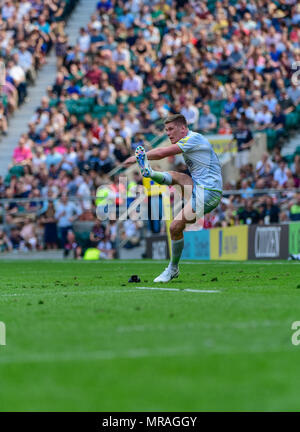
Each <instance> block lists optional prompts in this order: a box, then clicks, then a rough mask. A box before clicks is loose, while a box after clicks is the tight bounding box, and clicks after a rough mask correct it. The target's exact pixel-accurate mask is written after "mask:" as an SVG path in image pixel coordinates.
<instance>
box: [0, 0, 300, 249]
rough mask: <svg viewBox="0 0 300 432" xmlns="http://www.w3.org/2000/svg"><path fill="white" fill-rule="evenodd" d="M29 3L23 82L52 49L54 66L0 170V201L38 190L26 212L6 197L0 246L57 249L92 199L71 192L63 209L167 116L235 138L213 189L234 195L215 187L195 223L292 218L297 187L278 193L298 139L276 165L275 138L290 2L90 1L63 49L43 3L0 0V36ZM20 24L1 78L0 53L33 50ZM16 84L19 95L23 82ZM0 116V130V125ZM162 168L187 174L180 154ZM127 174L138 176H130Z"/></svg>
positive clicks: (281, 124) (287, 92) (289, 184)
mask: <svg viewBox="0 0 300 432" xmlns="http://www.w3.org/2000/svg"><path fill="white" fill-rule="evenodd" d="M19 3H20V4H19ZM28 3H30V4H34V5H37V6H36V8H35V9H33V10H34V11H35V12H34V14H33V13H32V12H29V17H27V15H26V13H25V15H24V20H25V23H23V21H22V24H20V27H22V29H23V34H24V29H27V27H26V25H27V26H29V27H30V26H32V23H33V27H34V28H33V29H32V30H31V31H32V32H33V37H32V39H34V40H35V38H36V41H37V43H36V45H34V44H33V45H34V48H32V52H31V54H32V56H33V58H34V59H38V60H37V63H36V62H34V63H33V64H34V68H33V70H32V73H31V72H29V73H28V76H27V77H28V79H32V78H33V77H34V71H35V67H37V68H38V67H39V66H40V64H42V62H43V61H44V55H45V54H46V53H47V51H48V50H49V49H50V47H51V45H52V44H54V46H55V49H56V55H57V75H56V77H55V80H54V82H53V84H52V85H50V86H49V88H48V94H47V95H45V96H44V97H43V98H42V101H41V105H40V107H39V108H38V109H37V110H36V112H35V114H34V116H33V118H32V119H31V120H30V123H29V125H28V131H27V132H26V133H24V134H23V135H22V137H21V139H20V142H19V144H18V147H17V148H16V149H15V152H14V157H13V161H12V165H11V166H10V167H9V172H8V175H7V176H6V178H5V179H1V180H0V197H1V198H16V199H18V198H33V197H34V198H38V199H40V203H38V202H36V201H35V202H32V203H27V204H26V208H23V207H22V206H20V205H18V204H17V203H15V205H14V203H10V204H9V205H7V208H6V216H5V217H6V224H9V225H11V226H14V225H15V228H14V229H13V230H10V234H8V235H6V237H5V238H6V240H5V242H6V243H7V240H8V241H10V242H11V244H13V246H11V247H16V248H18V247H20V244H21V243H22V241H23V242H24V238H26V239H27V240H26V242H25V243H26V244H27V246H28V245H30V241H29V240H30V239H32V238H35V240H34V241H33V244H34V246H33V247H40V248H42V247H44V246H45V247H57V245H58V237H59V239H60V245H61V246H65V245H66V244H68V238H67V235H68V231H69V230H70V229H71V228H72V225H73V222H74V221H75V220H76V219H77V220H82V221H87V222H92V221H94V222H95V223H96V221H95V220H94V219H95V217H94V206H95V204H94V203H92V202H89V201H87V202H85V201H83V204H82V208H81V209H78V208H77V209H76V211H77V214H76V215H73V210H72V209H71V208H72V206H73V204H72V202H71V201H70V198H72V197H76V196H77V197H78V196H79V197H83V196H85V195H87V192H89V194H90V195H95V194H96V190H97V187H98V186H99V185H102V184H106V183H107V184H108V182H109V178H110V174H111V171H112V170H113V169H114V168H116V167H118V166H120V164H121V163H122V162H123V161H124V160H125V159H126V158H127V157H128V155H129V154H130V153H132V151H133V150H134V149H135V148H136V146H137V145H139V144H141V143H142V144H143V145H145V146H146V147H147V148H150V147H151V146H152V145H153V144H152V143H153V140H154V139H155V143H156V145H159V143H160V142H161V141H162V140H163V139H164V136H163V133H162V124H163V118H164V117H166V116H167V115H168V114H171V113H178V112H181V113H183V114H184V115H185V116H186V118H187V120H188V123H189V125H190V126H191V128H193V129H195V130H198V131H200V132H201V133H204V134H211V133H214V134H232V135H233V141H232V143H235V145H236V146H237V157H236V164H237V167H238V168H239V169H240V179H239V181H238V182H237V183H234V184H225V191H233V193H232V194H230V193H229V192H226V193H225V196H224V199H223V202H222V205H221V206H220V208H218V209H217V210H215V211H214V212H213V213H212V214H210V215H209V216H208V217H207V219H206V222H205V227H207V228H209V227H212V226H230V225H235V224H240V223H247V224H249V223H261V222H265V223H269V222H270V223H273V222H278V221H287V220H299V204H300V203H299V194H298V195H297V194H296V192H289V191H286V192H285V189H290V188H299V186H300V147H298V148H297V150H296V152H295V154H294V155H292V156H290V157H288V158H286V159H285V160H284V159H283V157H282V156H281V148H282V146H283V145H284V143H285V142H286V141H287V140H288V139H289V137H290V136H292V135H293V134H294V133H295V132H296V131H297V129H298V128H299V124H300V123H299V120H300V104H299V102H300V90H299V85H297V84H295V83H293V82H292V74H293V73H294V74H295V72H296V71H295V70H293V69H291V66H290V65H291V64H292V63H294V62H295V63H296V62H297V61H300V42H299V41H300V29H299V24H300V5H299V4H297V1H296V0H280V1H265V0H249V1H247V2H245V1H243V0H240V1H236V0H225V1H222V2H221V1H215V0H207V1H201V2H199V1H196V0H192V1H183V0H178V1H174V0H166V1H153V2H149V1H146V2H145V1H144V2H141V1H139V0H131V1H121V0H102V1H99V2H98V3H97V10H96V11H95V13H94V14H93V15H92V17H91V20H90V22H89V23H85V25H83V26H82V28H81V30H80V34H79V36H78V40H77V44H76V46H69V45H68V40H67V36H66V35H65V34H64V33H63V28H62V26H60V25H59V22H57V21H59V20H61V19H62V17H61V16H60V17H59V18H57V16H56V13H58V12H57V8H55V7H57V6H58V4H59V3H60V2H58V1H56V2H55V1H51V2H47V3H46V2H44V3H43V2H41V1H34V2H26V1H19V2H5V6H3V7H2V9H1V11H2V21H1V22H2V24H3V26H4V27H3V30H1V31H2V38H3V37H5V35H6V34H7V33H9V30H10V29H11V27H13V23H12V18H11V14H12V13H13V16H14V15H16V14H18V12H20V9H21V6H22V7H25V6H23V5H25V4H28ZM69 3H70V2H67V3H66V7H67V6H68V4H69ZM7 4H8V5H7ZM45 5H46V6H45ZM44 7H45V8H46V9H43V8H44ZM11 8H15V10H14V12H11V11H10V9H11ZM11 10H12V9H11ZM31 10H32V9H31ZM58 10H60V11H61V8H60V9H58ZM55 11H56V12H55ZM61 12H62V11H61ZM3 13H4V16H3ZM7 13H8V14H10V15H8V16H7ZM64 13H65V12H64ZM36 20H37V23H38V24H34V23H35V22H36ZM36 26H37V28H36ZM30 29H31V27H30ZM26 31H28V30H26ZM20 33H21V36H20ZM20 33H19V30H18V31H16V30H14V32H12V33H11V41H12V42H11V44H12V47H11V50H10V51H9V52H8V53H7V52H6V51H5V48H4V56H3V57H5V55H7V61H8V77H7V82H8V84H7V86H9V85H10V84H11V81H12V80H11V77H10V75H9V73H10V71H11V69H12V68H13V67H14V63H10V62H16V61H17V54H15V53H14V52H15V50H14V49H13V47H14V46H15V44H16V46H17V47H18V49H20V50H21V51H22V50H26V49H29V46H30V47H31V45H30V44H31V42H30V40H31V39H29V41H28V38H27V37H25V35H26V33H25V34H24V36H22V31H21V30H20ZM45 33H46V36H48V37H46V36H45ZM0 39H1V32H0ZM25 39H26V42H25V44H24V40H25ZM3 43H4V42H2V45H3ZM7 43H8V42H7ZM2 45H1V46H2ZM8 45H9V47H10V44H9V43H8ZM36 49H37V50H38V51H36ZM8 88H9V87H8ZM25 88H26V85H25ZM16 89H17V91H18V94H19V93H20V92H21V96H22V97H26V92H25V90H24V89H22V88H21V89H18V88H17V87H16ZM22 92H23V93H22ZM15 96H16V92H15ZM22 97H21V101H22ZM19 98H20V95H19ZM7 103H8V104H10V105H9V107H8V108H7V107H6V106H5V104H4V102H3V106H4V109H6V112H7V113H8V112H9V110H13V109H15V106H16V102H15V105H14V104H13V103H12V99H10V100H9V101H8V102H7ZM11 105H13V106H11ZM0 110H1V106H0ZM0 115H1V112H0ZM2 125H4V126H3V127H4V129H5V127H6V126H5V121H3V120H2ZM4 132H5V130H4ZM257 132H262V133H264V134H266V136H267V149H268V153H266V154H264V156H263V158H262V160H261V161H258V163H257V165H256V166H253V165H252V164H249V163H248V160H247V157H248V152H249V147H250V146H251V145H252V142H253V136H254V135H255V134H256V133H257ZM157 136H161V138H159V139H156V137H157ZM228 150H230V148H229V149H228ZM173 163H174V164H175V165H176V169H179V170H182V171H186V169H187V168H186V167H185V166H184V164H183V163H182V160H181V159H180V158H176V159H175V160H174V161H173ZM135 183H141V179H140V178H139V177H138V175H136V182H135ZM116 184H117V177H116V178H115V182H114V183H113V184H112V185H109V184H108V185H107V187H108V189H110V193H115V194H117V193H118V191H116V189H115V187H114V186H113V185H116ZM268 188H271V189H272V190H275V192H274V195H272V196H271V201H270V195H266V194H264V193H263V192H261V193H258V192H257V190H261V191H264V190H265V189H268ZM276 190H277V192H276ZM66 194H67V195H66ZM51 199H56V200H58V205H57V206H56V208H54V207H52V206H50V205H48V203H49V202H50V201H51ZM49 200H50V201H49ZM59 206H62V207H63V208H64V210H63V211H62V213H64V211H66V212H69V211H70V215H71V214H72V216H71V217H72V218H73V219H72V223H71V224H70V222H69V221H66V220H64V219H65V217H64V216H61V214H60V213H59V211H58V208H59ZM36 207H38V208H36ZM76 211H74V212H75V213H76ZM22 212H25V213H26V214H28V213H29V214H30V213H31V217H32V218H34V217H35V216H34V215H33V213H35V214H36V213H37V215H38V217H37V219H35V220H36V222H35V223H33V222H32V221H30V220H29V221H28V218H27V219H25V217H24V216H22ZM25 213H24V214H25ZM297 218H298V219H297ZM25 220H26V222H24V221H25ZM46 227H48V228H49V227H50V228H49V230H48V231H50V234H49V232H48V234H49V235H48V234H46ZM135 228H137V227H135ZM24 230H25V234H24ZM95 230H96V231H97V229H96V228H95ZM100 231H101V232H102V234H101V236H102V237H101V236H100V237H101V241H102V240H103V241H104V243H105V241H106V240H107V242H108V243H110V244H108V245H106V246H105V244H104V245H103V244H102V246H103V247H104V248H105V247H106V248H107V256H108V257H111V256H113V254H112V253H111V252H108V251H110V250H114V248H115V245H114V244H112V242H111V241H110V238H109V235H108V234H105V232H106V231H105V229H103V227H102V228H101V230H100ZM57 234H59V236H58V237H57ZM0 235H1V234H0ZM2 235H4V236H5V234H2ZM43 235H44V239H43ZM85 236H87V233H85ZM100 237H99V239H100ZM9 238H10V240H9ZM46 238H47V240H48V241H46ZM82 238H83V237H81V239H82ZM18 239H19V240H18ZM22 239H23V240H22ZM49 239H50V240H51V241H49ZM105 239H106V240H105ZM69 240H70V239H69ZM85 240H88V239H86V238H85ZM70 241H71V240H70ZM90 241H92V240H91V239H90ZM75 243H76V242H75ZM15 245H17V246H15ZM69 247H70V246H69ZM74 247H75V249H74V250H75V252H76V251H77V250H78V249H77V246H74ZM76 253H77V252H76Z"/></svg>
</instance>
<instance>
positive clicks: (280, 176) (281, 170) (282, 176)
mask: <svg viewBox="0 0 300 432" xmlns="http://www.w3.org/2000/svg"><path fill="white" fill-rule="evenodd" d="M274 180H275V181H277V182H278V184H279V186H280V187H283V186H284V185H285V183H286V182H287V180H288V177H287V168H286V164H285V162H284V161H281V162H280V164H279V167H278V168H277V169H276V170H275V172H274Z"/></svg>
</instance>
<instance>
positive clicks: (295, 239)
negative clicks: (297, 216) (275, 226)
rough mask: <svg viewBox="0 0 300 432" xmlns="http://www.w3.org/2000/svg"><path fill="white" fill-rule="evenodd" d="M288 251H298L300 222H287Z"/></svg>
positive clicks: (295, 252) (299, 246) (291, 252)
mask: <svg viewBox="0 0 300 432" xmlns="http://www.w3.org/2000/svg"><path fill="white" fill-rule="evenodd" d="M289 253H290V254H293V255H294V254H299V253H300V222H292V223H290V224H289Z"/></svg>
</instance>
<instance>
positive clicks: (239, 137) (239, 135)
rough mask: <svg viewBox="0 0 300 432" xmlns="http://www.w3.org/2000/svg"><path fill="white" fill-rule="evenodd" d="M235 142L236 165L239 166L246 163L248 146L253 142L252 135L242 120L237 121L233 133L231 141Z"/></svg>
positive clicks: (248, 151)
mask: <svg viewBox="0 0 300 432" xmlns="http://www.w3.org/2000/svg"><path fill="white" fill-rule="evenodd" d="M234 141H235V142H236V144H237V154H236V159H235V162H236V167H237V168H241V167H242V166H244V165H246V164H247V163H248V159H249V153H250V148H251V146H252V144H253V135H252V132H251V131H250V129H249V128H247V126H246V124H245V123H244V122H243V121H241V120H240V121H239V122H238V125H237V129H236V131H235V132H234V134H233V142H234Z"/></svg>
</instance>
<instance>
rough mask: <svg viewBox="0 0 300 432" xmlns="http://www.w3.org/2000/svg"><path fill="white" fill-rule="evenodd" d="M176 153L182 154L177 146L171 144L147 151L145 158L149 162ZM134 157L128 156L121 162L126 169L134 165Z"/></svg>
mask: <svg viewBox="0 0 300 432" xmlns="http://www.w3.org/2000/svg"><path fill="white" fill-rule="evenodd" d="M178 153H182V150H181V148H180V147H179V146H178V145H177V144H172V145H170V146H168V147H162V148H157V149H153V150H149V151H148V152H147V153H146V154H147V158H148V159H149V160H160V159H164V158H166V157H169V156H174V155H176V154H178ZM135 161H136V160H135V156H130V157H129V158H128V159H126V160H125V161H124V162H123V166H124V167H125V168H128V167H129V166H130V165H132V164H133V163H135Z"/></svg>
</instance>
